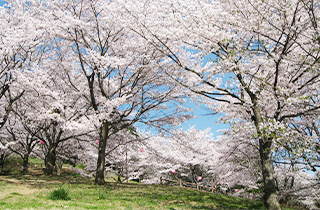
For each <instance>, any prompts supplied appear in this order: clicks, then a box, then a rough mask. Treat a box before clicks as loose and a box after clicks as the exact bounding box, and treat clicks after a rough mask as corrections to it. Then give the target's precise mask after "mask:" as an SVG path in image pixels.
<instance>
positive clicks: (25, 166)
mask: <svg viewBox="0 0 320 210" xmlns="http://www.w3.org/2000/svg"><path fill="white" fill-rule="evenodd" d="M28 164H29V154H26V155H24V156H23V163H22V174H23V175H26V174H27V173H28Z"/></svg>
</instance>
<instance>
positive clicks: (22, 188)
mask: <svg viewBox="0 0 320 210" xmlns="http://www.w3.org/2000/svg"><path fill="white" fill-rule="evenodd" d="M7 182H10V183H13V184H10V187H9V186H8V185H7V184H6V183H7ZM12 193H17V194H21V195H29V194H38V193H39V189H37V188H35V187H34V186H32V185H29V184H26V183H23V181H22V180H18V179H14V178H12V177H7V176H0V199H3V198H5V197H7V196H10V194H12Z"/></svg>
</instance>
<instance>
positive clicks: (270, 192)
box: [253, 103, 280, 209]
mask: <svg viewBox="0 0 320 210" xmlns="http://www.w3.org/2000/svg"><path fill="white" fill-rule="evenodd" d="M254 104H255V105H254V108H253V112H254V119H255V120H254V123H255V127H256V129H257V132H258V135H259V153H260V160H261V168H262V176H263V184H264V197H263V201H264V205H265V206H266V207H267V208H268V209H280V204H279V201H278V195H277V189H276V183H275V179H274V170H273V161H272V157H271V146H272V142H273V138H272V137H268V136H265V134H263V133H262V132H261V130H260V128H259V125H260V123H263V119H262V116H261V112H260V109H259V107H258V106H257V104H256V103H254Z"/></svg>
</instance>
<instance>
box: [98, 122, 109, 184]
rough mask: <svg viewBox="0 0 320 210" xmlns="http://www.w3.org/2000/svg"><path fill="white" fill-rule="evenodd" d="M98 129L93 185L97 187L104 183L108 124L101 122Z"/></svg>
mask: <svg viewBox="0 0 320 210" xmlns="http://www.w3.org/2000/svg"><path fill="white" fill-rule="evenodd" d="M100 129H101V130H100V140H99V151H98V161H97V169H96V178H95V183H96V184H98V185H103V184H104V183H105V180H104V170H105V162H106V146H107V139H108V135H109V124H108V122H103V123H102V126H101V128H100Z"/></svg>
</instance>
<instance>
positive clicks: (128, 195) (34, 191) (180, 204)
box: [0, 175, 263, 209]
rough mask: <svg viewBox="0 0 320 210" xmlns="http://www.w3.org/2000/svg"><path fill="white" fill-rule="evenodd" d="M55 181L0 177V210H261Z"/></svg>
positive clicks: (165, 190) (257, 205)
mask: <svg viewBox="0 0 320 210" xmlns="http://www.w3.org/2000/svg"><path fill="white" fill-rule="evenodd" d="M5 178H7V179H8V176H6V177H5ZM51 178H53V177H51ZM58 178H59V177H58ZM58 178H57V177H54V179H48V177H45V176H30V175H29V176H24V177H21V178H20V179H17V177H10V180H11V181H4V180H3V179H4V178H2V177H1V176H0V179H2V180H0V190H1V191H2V193H0V209H44V208H45V209H50V208H54V209H62V208H66V209H263V204H262V203H261V202H260V201H252V200H249V199H241V198H236V197H229V196H224V195H218V194H211V193H206V192H199V191H195V190H188V189H184V188H179V187H171V186H160V185H143V184H132V183H128V184H127V183H125V184H117V183H111V182H110V183H107V184H105V185H104V186H98V185H95V184H93V180H90V179H83V178H79V177H77V179H78V181H77V182H76V181H75V180H74V179H75V178H74V177H72V176H71V177H70V179H66V177H63V176H62V177H61V180H60V181H61V182H58V181H59V179H58ZM13 179H15V180H16V181H17V182H16V183H14V182H12V180H13ZM67 180H69V181H67ZM23 187H24V188H23ZM23 189H27V190H26V191H25V190H23ZM61 189H63V190H61ZM28 190H30V191H28ZM62 191H64V192H62ZM53 192H55V193H56V194H58V195H62V194H64V193H65V194H66V195H67V197H68V199H70V200H68V199H65V200H58V199H57V200H51V199H52V196H53ZM59 199H60V198H59Z"/></svg>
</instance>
